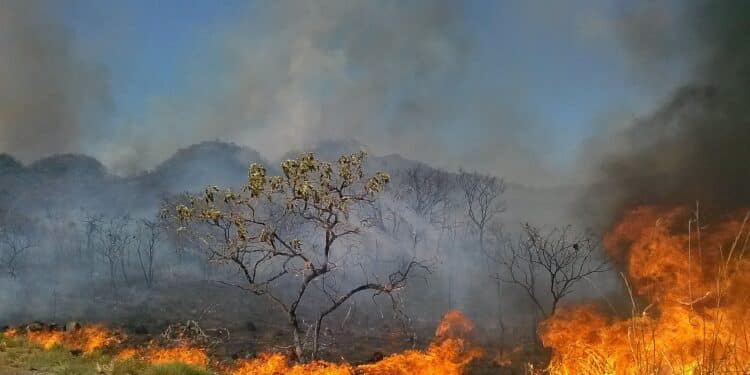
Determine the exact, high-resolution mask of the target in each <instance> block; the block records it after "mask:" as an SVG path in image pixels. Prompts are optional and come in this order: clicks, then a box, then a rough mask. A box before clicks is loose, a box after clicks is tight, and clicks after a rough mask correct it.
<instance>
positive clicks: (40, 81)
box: [0, 0, 108, 161]
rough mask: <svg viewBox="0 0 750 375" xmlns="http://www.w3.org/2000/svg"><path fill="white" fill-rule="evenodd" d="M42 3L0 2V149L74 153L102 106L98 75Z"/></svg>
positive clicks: (30, 154)
mask: <svg viewBox="0 0 750 375" xmlns="http://www.w3.org/2000/svg"><path fill="white" fill-rule="evenodd" d="M54 9H55V4H52V3H49V2H45V1H36V0H32V1H25V0H9V1H2V2H0V150H2V151H4V152H9V153H12V154H13V155H15V156H17V157H20V158H22V159H25V160H27V161H28V160H29V159H30V158H38V157H40V156H44V155H49V154H52V153H58V152H71V151H80V150H82V149H83V147H82V146H83V145H82V142H84V139H86V137H88V136H91V133H92V130H95V126H97V125H100V124H97V121H98V120H101V118H102V117H101V116H100V115H101V114H102V113H103V111H104V110H105V109H106V108H107V104H108V96H107V80H106V76H105V74H104V72H103V71H102V70H101V69H100V68H99V67H98V66H94V65H91V64H89V63H87V62H85V61H82V59H81V58H79V56H78V55H77V52H76V51H75V48H74V46H73V44H72V39H71V34H70V32H69V30H67V29H66V28H65V27H64V26H62V24H61V23H60V22H58V20H57V19H56V18H55V16H54V14H55V12H54Z"/></svg>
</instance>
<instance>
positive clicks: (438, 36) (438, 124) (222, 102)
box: [100, 0, 544, 181]
mask: <svg viewBox="0 0 750 375" xmlns="http://www.w3.org/2000/svg"><path fill="white" fill-rule="evenodd" d="M467 9H468V7H464V6H462V4H461V3H460V2H453V1H422V0H419V1H410V2H406V3H404V2H400V1H384V2H369V1H359V0H357V1H348V0H323V1H315V2H296V1H274V2H267V3H262V5H258V6H248V7H246V8H245V9H243V11H241V12H238V14H237V15H236V16H235V17H234V18H233V19H229V20H228V21H227V22H226V24H225V25H223V27H222V28H221V29H220V30H219V31H217V32H215V33H213V34H211V37H210V38H206V39H207V40H209V41H208V42H207V43H206V44H203V45H199V46H198V47H197V48H198V49H200V50H201V53H200V54H198V55H199V57H198V58H196V59H195V61H192V62H186V65H188V67H187V68H186V70H187V71H188V72H190V78H187V80H188V81H189V82H188V83H186V84H185V89H184V90H182V91H181V92H179V93H167V94H166V95H163V96H160V97H157V98H154V99H153V101H152V106H151V108H150V110H149V111H148V113H147V114H145V115H144V116H143V117H142V118H138V119H137V120H134V123H136V124H137V126H136V124H125V125H124V126H121V127H120V128H122V129H124V130H123V134H120V135H118V136H117V137H114V138H113V139H115V141H114V142H116V143H114V144H112V145H109V146H107V147H106V150H107V151H106V152H105V154H104V155H101V157H100V159H101V160H102V161H103V162H104V163H105V164H106V165H108V166H111V167H113V168H114V169H115V170H116V171H117V172H118V173H120V174H125V173H130V172H133V171H137V170H140V169H144V168H145V169H147V168H149V167H152V166H153V165H155V164H156V163H158V162H159V161H161V160H163V159H165V158H166V157H167V156H168V155H169V154H170V153H171V152H173V151H174V150H175V149H178V148H181V147H185V146H187V145H189V144H193V143H197V142H200V141H203V140H207V139H219V140H225V141H232V142H236V143H238V144H242V145H247V146H250V147H253V148H255V149H257V150H258V151H260V152H261V154H263V155H264V156H265V157H267V158H269V159H271V160H273V159H276V158H278V157H280V156H282V155H283V154H284V153H285V152H286V151H288V150H290V149H304V148H307V146H309V145H311V144H316V143H318V142H320V141H324V140H329V139H356V140H358V141H360V142H361V143H363V144H366V145H367V146H368V147H370V148H371V149H372V150H374V152H376V153H378V154H388V153H399V154H401V155H404V156H405V157H408V158H412V159H419V160H424V161H430V162H431V163H433V164H434V165H437V166H441V167H446V168H452V169H458V168H459V167H461V166H462V165H466V164H469V163H471V164H472V165H473V166H474V168H477V169H481V170H484V171H487V172H491V173H498V174H499V173H502V174H503V175H505V176H511V177H509V178H512V179H514V180H522V179H527V180H528V179H534V178H535V179H536V181H539V180H541V179H542V178H541V177H540V176H539V175H542V174H543V171H541V169H542V168H541V167H540V164H542V161H541V160H540V159H542V158H541V157H539V156H538V155H537V156H533V155H532V154H534V153H537V152H538V151H539V149H540V148H543V145H541V144H542V143H544V142H541V141H540V140H539V139H538V138H535V140H534V141H530V140H529V139H528V138H530V137H527V135H528V134H529V133H531V132H533V131H535V130H533V129H536V127H535V126H533V125H534V124H533V122H534V121H533V120H534V119H533V116H531V115H529V114H528V113H525V109H524V105H523V104H524V103H521V101H522V100H520V99H518V89H515V88H513V89H511V88H508V87H505V86H510V84H507V81H505V79H504V77H503V80H504V81H503V82H506V84H505V85H504V84H503V83H499V82H496V81H494V79H498V80H499V78H497V77H496V78H493V80H491V81H492V82H488V79H487V77H486V73H484V70H485V69H487V68H486V67H484V66H483V65H482V63H480V62H478V61H476V60H477V59H475V57H476V56H477V51H476V48H477V45H476V42H477V41H476V38H477V35H476V32H475V30H472V27H475V26H474V25H471V24H470V23H469V21H470V20H471V16H470V15H468V14H467V12H468V10H467ZM529 129H532V130H529ZM458 139H461V140H463V142H461V144H458V143H459V142H457V140H458ZM527 146H528V147H527ZM532 174H534V176H531V177H530V175H532ZM527 177H529V178H527Z"/></svg>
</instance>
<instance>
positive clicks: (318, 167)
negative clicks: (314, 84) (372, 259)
mask: <svg viewBox="0 0 750 375" xmlns="http://www.w3.org/2000/svg"><path fill="white" fill-rule="evenodd" d="M365 156H366V155H365V154H364V153H363V152H360V153H355V154H352V155H345V156H341V157H340V158H339V160H338V162H337V163H336V164H335V165H333V164H331V163H327V162H320V161H318V160H316V159H315V158H314V156H313V155H312V154H303V155H301V156H300V157H299V158H298V159H293V160H287V161H285V162H283V163H282V164H281V168H282V170H283V175H282V176H273V177H268V176H267V175H266V170H265V168H263V167H262V166H260V165H258V164H252V165H251V166H250V170H249V175H248V180H247V183H246V184H245V186H243V189H242V191H241V192H234V191H231V190H226V191H222V190H220V189H219V188H217V187H209V188H207V189H206V190H205V192H204V194H203V195H202V196H200V197H194V198H193V199H192V202H191V203H190V204H188V205H178V206H177V208H176V211H177V217H178V218H179V220H180V222H182V223H183V225H184V227H182V228H180V229H181V232H183V233H186V234H188V235H189V236H191V237H193V238H194V240H193V241H194V242H195V243H197V244H200V245H201V247H202V248H203V249H204V250H205V251H206V252H207V254H208V256H209V258H210V259H211V260H213V261H216V262H221V263H227V264H231V265H234V266H235V267H236V269H237V270H238V271H239V272H240V274H241V275H242V278H243V279H244V281H243V282H242V283H241V284H237V283H232V282H228V284H230V285H233V286H236V287H240V288H242V289H244V290H246V291H248V292H250V293H252V294H254V295H259V296H264V297H266V298H268V299H269V300H270V301H272V302H273V303H274V304H275V305H276V306H277V307H278V308H279V309H280V310H281V311H283V312H284V313H285V315H286V318H287V320H288V323H289V325H290V327H291V331H292V335H293V343H294V352H295V355H296V358H297V360H299V361H305V360H306V359H315V358H316V355H317V352H318V349H319V337H320V332H321V327H322V325H323V323H324V320H325V318H326V317H328V316H329V315H330V314H331V313H332V312H334V311H335V310H336V309H337V308H338V307H340V306H341V305H342V304H343V303H345V302H346V301H347V300H349V299H350V298H352V297H353V296H355V295H357V294H359V293H362V292H367V291H369V292H371V293H373V295H387V296H390V297H391V300H392V301H394V303H395V301H396V298H397V296H396V292H398V291H399V290H400V289H402V288H404V287H405V286H406V282H407V280H408V278H409V277H410V276H411V275H412V274H413V273H414V272H415V271H417V270H419V269H424V268H425V266H424V265H423V264H422V263H420V262H418V261H416V260H414V259H412V260H410V261H405V262H404V263H403V265H402V266H401V267H400V269H398V270H396V271H395V272H392V273H390V274H389V275H387V276H385V277H378V276H376V275H374V274H369V273H368V272H367V271H366V268H365V267H364V265H363V264H362V263H359V264H356V263H352V262H350V261H349V260H351V259H352V257H353V255H352V253H351V251H350V249H351V247H352V246H351V245H352V244H353V242H352V241H353V238H355V237H356V236H357V235H358V234H360V231H361V230H362V229H363V225H362V224H363V223H362V221H361V219H358V216H359V215H358V212H357V210H356V208H357V207H358V206H360V205H366V204H370V203H372V202H373V201H374V200H375V198H376V196H377V195H378V193H379V192H381V191H382V189H383V188H384V186H385V185H386V184H387V183H388V182H389V180H390V178H389V176H388V175H387V174H385V173H383V172H377V173H375V174H374V175H372V176H365V172H364V167H363V163H364V160H365ZM303 240H304V241H303ZM347 245H349V246H347ZM359 271H361V273H362V277H360V278H358V279H356V280H355V281H354V282H352V280H351V278H350V277H346V278H344V277H343V276H342V277H341V279H339V280H336V275H337V274H343V273H344V272H347V275H351V274H354V273H355V272H359ZM345 281H349V282H352V285H350V286H345V285H344V284H345ZM282 286H286V288H284V287H282ZM290 289H291V290H294V292H292V293H289V292H288V290H290ZM312 291H318V293H317V294H311V292H312ZM306 296H307V298H305V297H306ZM315 297H317V298H315ZM305 301H308V304H309V305H308V306H314V304H320V305H322V307H320V308H319V309H318V311H317V312H315V313H313V317H312V319H311V320H310V321H311V322H312V323H311V325H310V326H308V330H307V332H308V333H310V332H311V333H312V344H311V347H310V346H309V345H305V343H306V341H305V338H304V336H305V330H304V329H303V324H304V320H303V319H302V317H301V316H300V314H301V311H300V306H301V304H303V302H305ZM308 347H309V356H306V348H308Z"/></svg>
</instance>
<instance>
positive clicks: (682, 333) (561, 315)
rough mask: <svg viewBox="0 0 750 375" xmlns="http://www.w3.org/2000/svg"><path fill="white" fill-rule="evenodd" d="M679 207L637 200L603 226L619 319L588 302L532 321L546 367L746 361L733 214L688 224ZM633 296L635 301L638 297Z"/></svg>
mask: <svg viewBox="0 0 750 375" xmlns="http://www.w3.org/2000/svg"><path fill="white" fill-rule="evenodd" d="M688 222H689V211H688V210H686V209H681V208H663V207H640V208H637V209H635V210H633V211H631V212H630V213H628V214H627V215H625V216H624V218H623V220H622V221H620V222H619V223H618V224H617V225H615V226H614V227H613V229H612V230H611V231H610V232H609V233H608V234H607V235H606V236H605V239H604V243H605V247H606V248H607V250H608V251H609V252H610V255H612V256H613V257H614V258H615V259H618V260H619V261H621V262H622V263H623V264H624V265H625V266H626V267H627V277H626V280H627V281H628V284H629V287H630V288H631V289H632V293H633V294H634V296H633V299H634V305H635V306H640V305H642V307H640V308H636V307H635V306H634V308H633V314H632V316H631V317H630V318H629V319H624V320H613V319H610V318H608V317H607V315H606V314H603V313H601V312H600V311H599V310H598V309H597V308H596V307H595V306H591V305H586V306H579V307H575V308H571V309H563V310H560V311H559V312H558V313H556V314H555V315H554V316H553V317H552V318H550V319H548V320H547V321H545V322H542V323H541V325H540V336H541V339H542V342H543V344H544V345H545V346H546V347H548V348H551V349H552V358H551V362H550V372H551V373H552V374H566V375H567V374H618V375H619V374H716V373H738V374H742V373H748V371H750V335H748V331H747V329H746V328H745V322H746V321H747V319H748V317H749V316H748V315H749V314H750V298H748V294H749V293H750V261H748V260H747V259H746V258H745V248H746V245H747V242H748V238H749V237H748V235H747V234H746V233H745V232H746V231H745V225H746V224H745V222H744V221H743V220H741V217H740V218H738V217H730V218H727V219H726V220H724V221H723V222H721V223H719V224H712V225H710V226H707V227H705V228H701V229H700V230H698V229H697V228H698V226H697V225H693V224H694V223H695V221H693V222H692V223H691V224H690V226H689V224H688ZM638 301H643V303H641V304H640V305H639V304H638V303H637V302H638Z"/></svg>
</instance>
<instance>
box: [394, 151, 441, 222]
mask: <svg viewBox="0 0 750 375" xmlns="http://www.w3.org/2000/svg"><path fill="white" fill-rule="evenodd" d="M398 177H399V180H400V182H401V184H402V186H403V188H402V189H401V190H402V191H401V192H399V193H400V197H401V198H402V200H404V201H405V202H407V205H408V206H409V208H411V209H412V210H413V211H414V212H415V213H416V214H417V215H419V216H421V217H424V218H427V220H429V221H430V222H434V221H435V219H436V218H437V217H438V214H439V212H437V211H438V210H440V209H441V208H442V207H443V206H444V203H445V202H446V201H447V200H448V199H449V196H450V192H451V189H452V187H453V181H452V180H451V177H450V176H449V175H448V174H447V173H446V172H444V171H441V170H439V169H434V168H430V167H427V166H424V165H421V164H420V165H417V166H415V167H412V168H409V169H406V170H404V171H402V172H400V173H399V176H398Z"/></svg>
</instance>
